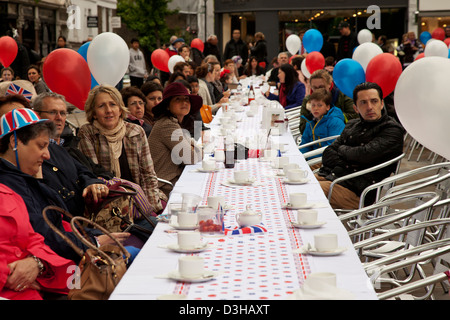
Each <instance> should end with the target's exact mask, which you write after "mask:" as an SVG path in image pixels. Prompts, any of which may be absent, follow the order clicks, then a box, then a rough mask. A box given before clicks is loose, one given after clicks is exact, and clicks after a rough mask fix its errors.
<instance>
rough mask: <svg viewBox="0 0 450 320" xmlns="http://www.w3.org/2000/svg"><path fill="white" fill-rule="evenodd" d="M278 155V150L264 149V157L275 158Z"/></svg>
mask: <svg viewBox="0 0 450 320" xmlns="http://www.w3.org/2000/svg"><path fill="white" fill-rule="evenodd" d="M277 155H278V150H273V149H266V150H264V158H275V157H276V156H277Z"/></svg>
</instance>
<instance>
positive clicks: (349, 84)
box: [333, 58, 366, 98]
mask: <svg viewBox="0 0 450 320" xmlns="http://www.w3.org/2000/svg"><path fill="white" fill-rule="evenodd" d="M333 80H334V83H336V86H337V87H338V89H339V90H340V91H341V92H342V93H343V94H345V95H346V96H348V97H350V98H352V97H353V90H354V89H355V87H356V86H357V85H358V84H361V83H363V82H365V81H366V73H365V72H364V68H363V67H362V65H361V64H360V63H359V62H358V61H356V60H353V59H349V58H346V59H342V60H340V61H339V62H338V63H337V64H336V66H335V67H334V69H333Z"/></svg>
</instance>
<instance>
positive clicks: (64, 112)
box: [38, 110, 67, 117]
mask: <svg viewBox="0 0 450 320" xmlns="http://www.w3.org/2000/svg"><path fill="white" fill-rule="evenodd" d="M38 112H39V113H48V114H50V115H52V116H56V115H57V114H59V115H60V116H61V117H66V116H67V112H66V111H56V110H52V111H38Z"/></svg>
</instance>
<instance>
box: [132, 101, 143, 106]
mask: <svg viewBox="0 0 450 320" xmlns="http://www.w3.org/2000/svg"><path fill="white" fill-rule="evenodd" d="M137 105H140V106H143V105H144V101H142V100H139V101H133V102H130V106H133V107H135V106H137Z"/></svg>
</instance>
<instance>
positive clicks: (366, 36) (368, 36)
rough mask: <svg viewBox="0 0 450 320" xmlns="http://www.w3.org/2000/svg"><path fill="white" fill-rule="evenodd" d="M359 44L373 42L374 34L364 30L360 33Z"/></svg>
mask: <svg viewBox="0 0 450 320" xmlns="http://www.w3.org/2000/svg"><path fill="white" fill-rule="evenodd" d="M358 42H359V44H363V43H366V42H372V32H370V30H368V29H362V30H361V31H359V32H358Z"/></svg>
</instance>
